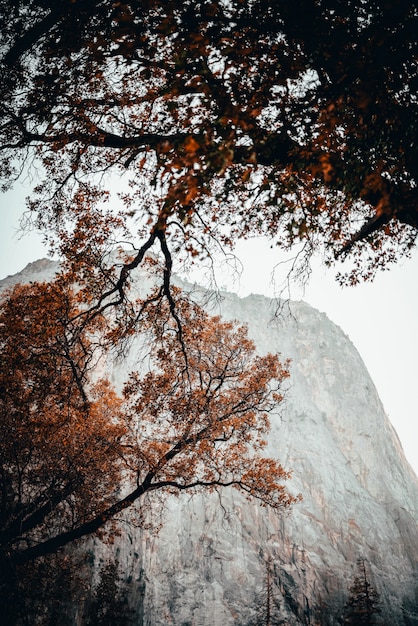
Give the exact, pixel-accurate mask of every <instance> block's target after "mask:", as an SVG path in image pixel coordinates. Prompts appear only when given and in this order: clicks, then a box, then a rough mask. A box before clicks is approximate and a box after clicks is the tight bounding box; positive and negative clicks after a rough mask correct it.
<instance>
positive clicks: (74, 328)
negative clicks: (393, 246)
mask: <svg viewBox="0 0 418 626" xmlns="http://www.w3.org/2000/svg"><path fill="white" fill-rule="evenodd" d="M173 295H174V297H175V298H176V312H177V313H176V314H177V317H178V320H179V321H180V322H181V328H182V330H183V335H182V340H181V342H180V341H179V340H178V325H177V323H176V322H175V321H174V320H173V317H172V315H171V313H170V310H169V306H168V305H167V304H164V303H162V302H161V300H157V301H156V304H155V310H154V311H153V312H149V314H148V316H147V318H146V319H145V320H144V325H143V333H146V334H147V341H146V345H147V346H149V350H148V353H147V361H149V362H150V366H149V371H144V368H143V367H142V371H143V374H142V375H140V374H139V370H140V369H141V365H140V364H139V365H138V367H136V368H135V369H134V371H133V372H132V373H131V374H130V375H129V376H128V377H127V379H126V381H125V383H124V386H123V388H122V389H121V390H120V391H117V390H115V389H114V388H113V386H112V384H111V383H110V381H109V380H108V379H107V378H106V376H105V375H103V374H102V375H100V371H101V370H103V359H106V358H107V354H106V349H108V350H109V349H110V348H111V347H112V345H113V334H112V330H113V329H110V332H109V333H108V334H107V336H108V340H107V341H106V342H103V341H102V340H100V341H99V339H100V337H101V336H103V335H105V334H106V333H107V331H109V324H108V323H107V322H106V320H105V319H104V317H103V316H96V317H94V318H91V317H89V318H88V323H86V319H85V317H84V316H83V315H82V314H81V313H82V311H81V310H80V307H79V305H78V303H77V292H76V290H74V289H72V288H70V287H68V286H66V285H65V284H64V283H63V282H62V280H58V281H56V282H52V283H50V284H43V283H41V284H34V285H26V286H25V285H18V286H16V287H15V288H14V289H13V290H12V291H11V292H9V293H8V294H7V295H6V296H5V297H4V298H3V300H2V303H1V306H0V362H1V368H0V390H1V394H0V500H1V509H0V511H1V518H0V566H2V567H3V568H5V567H6V566H7V564H11V565H16V564H17V565H18V564H21V563H25V562H27V561H28V560H30V559H33V558H36V557H39V556H43V555H46V554H49V553H52V552H55V551H56V550H57V549H58V548H60V547H62V546H64V545H66V544H68V543H69V542H70V541H74V540H76V539H79V538H81V537H84V536H86V535H88V534H91V533H93V532H95V531H97V530H99V529H102V528H103V527H104V526H105V525H108V522H109V521H111V520H112V519H113V518H114V517H115V516H116V515H118V514H120V513H121V512H122V511H124V510H127V509H129V507H132V505H133V504H134V503H135V502H138V503H140V502H141V501H142V500H143V499H144V497H145V495H146V494H148V495H151V494H152V493H154V492H158V493H162V494H163V493H179V492H180V491H183V490H196V489H207V490H213V489H219V488H222V487H225V486H233V487H236V488H238V489H240V490H241V491H242V492H244V493H245V494H246V495H248V496H249V497H253V498H255V499H257V500H259V501H260V503H261V504H264V505H269V506H271V507H273V508H275V509H277V510H279V509H283V508H287V507H289V506H290V505H291V504H292V503H293V502H294V501H295V498H294V497H293V496H291V495H290V494H289V493H288V491H287V490H286V488H285V486H284V482H285V481H286V479H287V478H288V473H287V472H285V470H284V469H283V468H282V467H281V465H280V464H279V463H278V462H277V461H274V460H273V459H270V458H265V457H264V456H263V454H262V450H263V447H264V446H265V435H266V433H267V431H268V429H269V420H268V414H269V412H270V411H271V410H272V409H273V408H274V407H275V406H277V404H278V403H279V402H280V401H281V399H282V393H281V391H280V390H281V388H282V387H283V381H284V380H285V379H286V377H287V376H288V370H287V366H286V364H283V365H282V364H281V363H280V361H279V359H278V357H277V356H273V355H270V354H269V355H266V356H263V357H259V356H256V355H255V348H254V345H253V343H252V342H251V341H250V340H249V339H248V337H247V335H246V330H245V328H244V327H242V326H237V325H234V324H233V323H231V322H223V321H221V320H220V319H219V318H217V317H210V316H209V315H208V314H207V313H204V312H203V310H202V309H201V308H200V307H198V306H197V305H194V304H192V303H191V302H190V300H189V299H188V298H185V297H183V296H182V295H181V293H180V292H177V291H176V290H174V294H173ZM98 360H99V361H100V362H101V363H102V367H101V368H100V367H99V368H98V365H97V363H98ZM138 516H139V517H138ZM136 518H137V521H138V519H139V518H140V514H139V513H138V512H137V513H136ZM2 567H0V573H3V574H4V569H3V570H2ZM0 582H1V581H0ZM0 587H1V585H0Z"/></svg>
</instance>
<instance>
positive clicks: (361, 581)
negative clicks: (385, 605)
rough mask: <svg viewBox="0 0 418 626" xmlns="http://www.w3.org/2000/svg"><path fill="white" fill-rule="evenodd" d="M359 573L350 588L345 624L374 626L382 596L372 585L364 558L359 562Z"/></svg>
mask: <svg viewBox="0 0 418 626" xmlns="http://www.w3.org/2000/svg"><path fill="white" fill-rule="evenodd" d="M357 568H358V573H357V575H356V576H355V578H354V582H353V584H352V585H351V587H350V595H349V598H348V601H347V604H346V609H345V615H344V624H347V625H348V626H372V625H373V624H376V623H377V622H376V621H375V616H376V615H377V614H378V613H380V596H379V593H378V592H377V591H376V589H375V588H374V587H373V585H372V584H371V583H370V581H369V579H368V576H367V570H366V563H365V560H364V559H363V558H359V559H358V560H357Z"/></svg>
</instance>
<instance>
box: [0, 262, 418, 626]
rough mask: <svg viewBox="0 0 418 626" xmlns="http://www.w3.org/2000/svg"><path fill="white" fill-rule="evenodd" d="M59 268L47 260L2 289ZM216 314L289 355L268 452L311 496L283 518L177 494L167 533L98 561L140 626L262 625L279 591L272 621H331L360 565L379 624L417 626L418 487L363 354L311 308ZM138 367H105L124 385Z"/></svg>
mask: <svg viewBox="0 0 418 626" xmlns="http://www.w3.org/2000/svg"><path fill="white" fill-rule="evenodd" d="M53 272H54V266H53V264H51V262H47V261H39V262H38V263H37V264H31V265H30V266H28V268H26V269H25V270H24V272H23V273H22V274H21V275H17V276H16V277H12V278H10V277H9V278H8V279H6V280H5V281H2V282H1V286H4V285H5V283H6V282H8V283H9V284H11V283H12V282H17V281H19V280H21V281H25V282H26V281H28V280H36V279H37V278H43V279H47V280H49V279H50V278H51V276H52V275H53ZM185 288H189V289H190V286H185ZM193 291H194V297H196V298H197V299H199V298H200V297H203V296H205V299H206V300H207V298H206V294H205V292H203V291H201V290H199V289H194V290H193ZM208 306H209V308H210V310H211V312H213V313H221V314H222V315H223V316H224V317H226V318H228V319H237V320H240V321H242V322H245V323H247V324H248V327H249V333H250V336H251V337H252V338H253V339H254V341H255V342H256V345H257V348H258V350H259V352H260V353H266V352H268V351H270V352H279V353H281V355H282V357H283V358H287V357H290V358H291V359H292V365H291V380H290V385H289V390H288V392H287V395H286V403H285V405H284V407H281V410H280V414H279V411H278V413H277V414H276V415H272V416H271V422H272V430H271V435H270V438H269V444H268V445H269V448H268V450H269V453H270V454H271V455H272V456H277V458H279V459H280V461H281V462H282V464H283V465H284V466H285V468H286V469H291V470H292V471H293V478H292V480H291V481H290V482H289V488H290V489H291V491H292V492H293V493H295V494H296V493H299V492H300V493H302V495H303V501H302V502H301V503H298V504H296V505H295V506H294V508H293V510H292V512H291V514H290V515H285V516H280V515H277V514H276V513H273V512H271V511H269V510H268V509H264V508H260V507H259V506H258V505H257V504H255V503H254V502H249V501H247V500H246V499H245V498H243V497H241V496H240V495H239V493H238V492H236V491H233V492H229V491H225V492H223V494H221V495H216V494H212V495H210V496H195V497H190V496H188V495H182V496H180V497H178V498H174V497H173V498H172V499H171V500H170V501H169V502H168V504H167V506H166V508H165V509H161V507H159V506H158V501H157V502H156V504H155V505H154V511H153V513H152V515H151V516H150V519H149V521H150V522H151V526H154V527H157V526H159V531H158V532H152V531H151V530H148V529H141V528H138V527H135V526H134V525H132V524H131V525H128V524H125V523H124V524H122V525H121V536H120V537H119V538H117V539H116V541H115V544H114V545H112V546H108V545H103V544H101V543H100V542H98V541H96V542H95V544H94V551H95V562H96V564H97V566H99V565H100V563H103V562H105V561H106V559H108V558H109V557H112V556H114V555H116V558H117V560H118V562H119V565H120V569H121V574H122V576H123V578H124V580H125V581H126V583H127V589H128V590H129V594H130V600H131V604H132V606H133V607H134V608H135V609H136V615H137V618H136V619H137V623H138V624H144V625H147V626H164V625H166V624H174V625H175V626H186V625H190V626H191V625H197V626H228V625H231V626H232V625H240V626H250V625H256V624H262V623H265V622H264V621H263V619H265V615H266V608H267V607H266V602H267V600H266V597H267V594H266V589H267V586H268V584H270V591H271V593H270V598H271V607H270V608H271V611H272V613H273V621H272V622H271V623H272V624H286V625H289V626H293V625H295V626H296V625H302V624H329V625H331V624H338V623H341V622H340V619H341V615H342V609H343V606H344V603H345V601H346V600H347V597H348V588H349V586H350V584H351V582H352V580H353V576H354V575H355V573H356V560H357V558H358V557H362V558H364V559H365V560H366V561H367V562H368V564H369V566H370V567H369V570H370V582H371V583H372V584H373V585H374V587H375V588H376V589H377V590H378V592H379V593H380V596H381V600H382V614H381V616H380V617H381V619H382V623H385V624H386V625H387V626H397V625H405V626H410V625H415V624H418V524H417V522H418V480H417V478H416V476H415V474H414V473H413V471H412V469H411V468H410V466H409V464H408V463H407V461H406V460H405V457H404V454H403V451H402V448H401V445H400V443H399V440H398V438H397V435H396V433H395V431H394V429H393V427H392V426H391V424H390V422H389V421H388V419H387V417H386V415H385V412H384V409H383V407H382V404H381V402H380V400H379V397H378V395H377V392H376V389H375V387H374V385H373V382H372V381H371V379H370V377H369V375H368V373H367V371H366V369H365V366H364V364H363V363H362V360H361V358H360V356H359V354H358V353H357V351H356V349H355V347H354V346H353V345H352V343H351V342H350V340H349V339H348V337H347V336H346V335H345V334H344V333H343V331H342V330H341V329H340V328H338V327H337V326H335V324H333V323H332V322H331V321H330V320H329V319H328V318H327V317H326V315H324V314H322V313H319V312H318V311H316V310H315V309H313V308H311V307H310V306H308V305H307V304H304V303H302V302H296V303H291V304H290V306H289V307H287V306H286V307H284V308H283V309H282V310H281V312H280V315H276V313H277V302H275V301H273V300H270V299H268V298H265V297H262V296H257V295H254V296H249V297H247V298H244V299H240V298H238V297H237V296H235V295H232V294H222V296H221V298H220V299H219V298H218V299H212V300H210V299H209V305H208ZM132 350H133V351H135V346H133V348H132ZM130 361H131V359H129V357H128V359H127V361H125V362H124V363H123V364H121V363H117V364H109V369H110V372H111V376H112V378H113V380H114V382H115V383H116V384H117V385H118V384H120V382H121V381H122V380H123V378H124V376H125V374H126V370H127V369H128V366H127V365H126V363H129V362H130ZM96 571H97V570H96ZM96 575H97V574H96Z"/></svg>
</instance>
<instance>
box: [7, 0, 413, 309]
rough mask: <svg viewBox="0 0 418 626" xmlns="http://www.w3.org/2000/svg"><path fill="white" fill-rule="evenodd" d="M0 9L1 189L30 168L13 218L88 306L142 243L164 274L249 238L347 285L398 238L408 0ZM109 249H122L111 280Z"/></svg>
mask: <svg viewBox="0 0 418 626" xmlns="http://www.w3.org/2000/svg"><path fill="white" fill-rule="evenodd" d="M0 7H1V11H0V14H1V15H2V18H1V19H2V22H1V31H2V45H1V48H0V50H1V52H2V57H1V58H2V62H1V77H2V81H1V82H2V85H3V87H2V92H1V98H0V102H1V113H2V119H3V122H2V125H1V127H0V149H1V154H2V157H3V158H2V163H3V168H2V171H3V174H4V178H5V184H6V186H7V185H9V184H11V182H12V181H13V180H14V177H15V176H16V175H18V174H19V172H20V171H21V169H22V167H24V166H26V165H27V163H28V162H29V160H30V159H35V160H37V161H40V162H41V163H42V166H43V168H44V171H45V180H44V181H43V182H42V183H41V184H40V185H39V186H38V188H37V190H36V193H35V195H34V196H33V197H32V198H31V200H30V209H31V211H32V212H33V214H34V215H35V216H36V215H37V218H36V219H37V224H38V226H39V227H41V228H43V229H45V231H46V232H50V233H51V235H50V238H51V242H58V243H56V246H57V247H58V249H59V250H60V252H61V253H62V254H64V256H65V257H66V258H67V261H68V264H69V267H71V268H72V269H73V270H74V271H76V272H77V273H78V277H79V278H80V277H81V276H82V277H83V279H84V280H87V278H88V277H89V278H90V279H91V281H92V284H90V286H89V292H90V293H92V294H96V295H98V297H100V295H103V294H107V296H109V294H110V292H111V293H112V294H116V295H119V296H120V298H123V297H124V296H126V287H127V282H128V279H129V275H130V274H131V272H132V270H133V269H134V268H135V267H137V266H138V265H139V264H140V263H142V259H143V257H144V254H145V251H146V250H148V249H149V248H150V247H151V246H153V245H154V244H157V243H159V244H160V247H161V249H162V251H163V256H164V258H165V270H166V271H167V272H168V273H170V271H171V259H170V256H169V254H168V251H169V250H170V252H171V253H172V254H173V253H174V252H180V251H181V253H182V255H183V256H187V257H189V258H191V259H193V258H196V257H199V256H201V255H204V254H206V253H207V251H208V249H209V248H210V243H211V241H212V242H213V241H217V242H218V243H220V244H222V245H224V246H233V244H234V242H235V241H236V239H237V238H239V237H249V236H251V235H254V234H267V235H269V236H270V237H271V238H272V239H273V240H274V241H275V242H276V243H277V244H278V245H279V246H281V247H284V248H286V249H288V248H291V247H293V246H295V245H296V246H297V245H298V244H301V245H302V246H303V252H302V253H301V254H302V257H303V259H305V260H307V259H308V258H309V257H310V255H311V254H312V253H313V252H314V251H315V250H316V249H317V248H319V247H322V248H324V249H325V256H326V260H327V262H332V260H333V259H335V258H336V257H337V258H344V257H345V256H346V255H349V256H351V258H352V260H353V262H354V267H353V269H352V271H351V272H349V275H348V277H346V280H348V281H350V282H355V281H356V280H359V278H362V277H363V278H369V277H371V276H373V275H374V272H375V271H376V269H378V268H380V267H383V266H385V265H386V264H388V263H390V262H393V261H395V260H396V259H397V258H398V257H399V256H402V255H404V254H408V253H409V252H410V250H411V248H412V246H413V245H414V244H415V240H416V232H417V227H418V210H417V199H418V191H417V190H418V186H417V179H416V162H417V157H418V154H417V151H418V148H417V146H418V142H417V128H418V110H417V102H416V92H417V80H418V79H417V75H416V72H415V61H416V55H417V45H418V44H417V40H416V36H415V33H416V30H417V26H418V11H417V7H416V3H415V2H410V0H397V1H396V2H395V1H391V0H364V1H363V2H361V3H356V2H346V0H334V1H333V2H331V1H329V0H296V2H292V3H291V4H289V3H288V2H285V1H279V2H277V1H276V0H275V1H274V2H273V1H272V0H254V1H252V2H243V1H242V0H232V1H231V2H228V3H225V2H220V1H219V0H199V1H195V0H193V2H192V1H191V0H186V1H183V0H182V1H181V2H180V1H179V0H170V1H169V2H167V1H166V0H151V1H148V2H145V1H144V0H123V1H118V2H114V1H113V0H112V1H111V0H94V1H92V2H89V3H85V2H82V1H81V0H75V1H73V0H62V1H61V2H59V3H57V2H55V1H52V0H19V1H18V2H16V1H15V0H13V1H12V0H1V3H0ZM111 173H113V174H114V175H115V176H117V177H122V178H123V180H124V181H126V182H124V183H123V192H122V193H121V197H120V202H119V204H118V202H117V201H116V200H112V202H110V200H109V185H108V175H109V174H111ZM106 202H107V203H108V204H107V208H106ZM120 238H123V239H124V240H125V241H126V240H129V241H131V242H132V245H133V248H132V249H133V255H132V258H130V259H125V261H124V262H123V263H122V266H119V267H116V268H115V267H113V271H111V268H109V267H108V266H107V265H106V263H104V257H105V254H106V252H107V250H108V249H109V247H111V246H112V244H113V243H114V242H115V241H117V240H119V239H120ZM80 263H81V264H82V266H83V270H81V268H80ZM341 280H344V278H343V277H341ZM92 285H94V289H93V286H92Z"/></svg>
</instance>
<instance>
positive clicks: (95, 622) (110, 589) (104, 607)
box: [86, 561, 135, 626]
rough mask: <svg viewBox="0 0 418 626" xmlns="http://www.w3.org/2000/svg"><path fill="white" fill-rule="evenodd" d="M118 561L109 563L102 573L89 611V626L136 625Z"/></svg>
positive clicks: (102, 569) (87, 622)
mask: <svg viewBox="0 0 418 626" xmlns="http://www.w3.org/2000/svg"><path fill="white" fill-rule="evenodd" d="M126 591H127V590H126V588H125V589H124V586H123V582H122V581H121V579H120V576H119V573H118V564H117V562H116V561H109V562H108V563H106V564H105V565H104V566H103V567H102V568H101V571H100V580H99V584H98V585H97V588H96V589H95V591H94V594H93V599H92V602H91V604H90V608H89V611H88V616H87V621H86V624H87V626H128V625H129V624H133V623H134V619H135V615H134V611H133V610H132V609H130V607H129V604H128V598H127V593H126Z"/></svg>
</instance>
